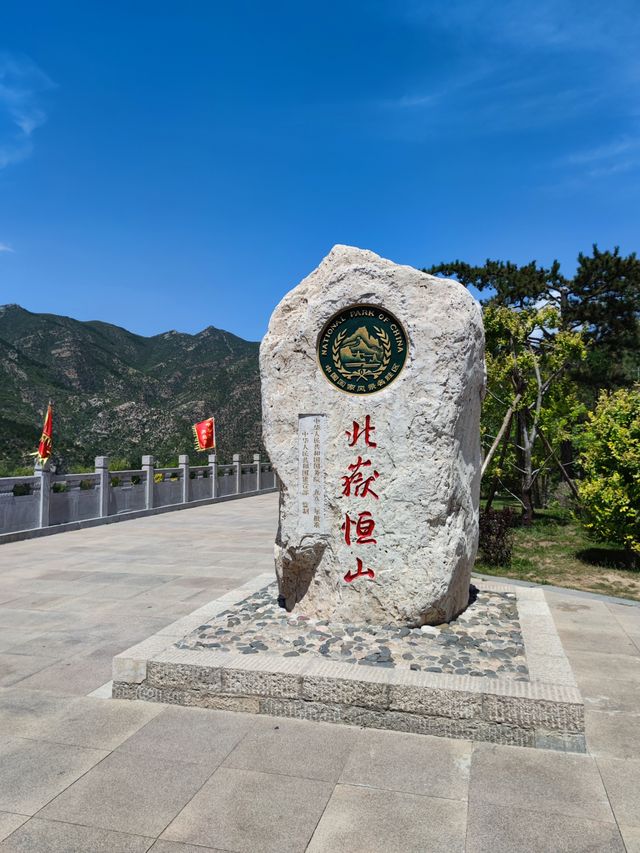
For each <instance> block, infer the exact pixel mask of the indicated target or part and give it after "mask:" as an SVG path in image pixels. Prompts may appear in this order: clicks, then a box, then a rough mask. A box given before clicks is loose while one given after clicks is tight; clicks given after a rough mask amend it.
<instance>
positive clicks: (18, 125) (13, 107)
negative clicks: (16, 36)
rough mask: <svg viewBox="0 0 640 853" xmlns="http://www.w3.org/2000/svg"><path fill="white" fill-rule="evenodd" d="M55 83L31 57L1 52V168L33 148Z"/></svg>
mask: <svg viewBox="0 0 640 853" xmlns="http://www.w3.org/2000/svg"><path fill="white" fill-rule="evenodd" d="M53 87H54V83H53V82H52V80H51V79H50V78H49V77H48V76H47V75H46V74H45V73H44V71H42V70H41V69H40V68H39V67H38V66H37V65H36V64H35V62H33V61H32V60H31V59H29V58H28V57H26V56H22V55H17V54H13V53H6V52H0V169H3V168H5V167H6V166H8V165H9V164H11V163H15V162H17V161H19V160H23V159H24V158H25V157H27V156H28V155H29V154H30V153H31V151H32V150H33V140H32V137H33V133H34V131H35V130H36V129H37V128H38V127H40V126H41V125H43V124H44V123H45V121H46V120H47V111H46V108H45V104H44V95H45V93H46V92H47V91H49V90H50V89H52V88H53Z"/></svg>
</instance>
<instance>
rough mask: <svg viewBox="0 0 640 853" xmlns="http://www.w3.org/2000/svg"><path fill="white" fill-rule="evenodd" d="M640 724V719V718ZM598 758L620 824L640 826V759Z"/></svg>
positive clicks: (632, 755)
mask: <svg viewBox="0 0 640 853" xmlns="http://www.w3.org/2000/svg"><path fill="white" fill-rule="evenodd" d="M638 725H640V719H638ZM635 756H637V753H633V754H631V755H630V756H629V758H627V759H617V758H604V757H600V758H596V763H597V765H598V768H599V770H600V773H601V774H602V781H603V782H604V786H605V788H606V789H607V794H608V796H609V802H610V803H611V808H612V809H613V813H614V815H615V818H616V820H617V821H618V823H619V824H625V825H626V826H635V827H638V828H640V759H638V758H636V757H635Z"/></svg>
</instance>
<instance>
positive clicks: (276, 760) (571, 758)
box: [0, 495, 640, 853]
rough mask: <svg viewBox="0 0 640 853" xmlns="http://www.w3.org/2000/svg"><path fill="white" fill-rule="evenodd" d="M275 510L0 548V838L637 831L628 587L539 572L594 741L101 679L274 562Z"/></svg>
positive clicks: (379, 846)
mask: <svg viewBox="0 0 640 853" xmlns="http://www.w3.org/2000/svg"><path fill="white" fill-rule="evenodd" d="M276 516H277V495H264V496H260V497H255V498H246V499H243V500H240V501H234V502H230V503H225V504H218V505H212V506H208V507H204V508H200V509H189V510H184V511H181V512H175V513H169V514H165V515H160V516H154V517H150V518H143V519H138V520H134V521H127V522H123V523H121V524H114V525H109V526H105V527H96V528H91V529H87V530H81V531H77V532H73V533H64V534H60V535H56V536H50V537H46V538H42V539H33V540H27V541H23V542H16V543H13V544H9V545H4V546H2V547H1V548H0V839H4V841H3V842H2V843H1V844H0V851H9V850H11V851H38V853H46V852H47V851H57V853H75V852H76V851H77V853H80V852H81V853H100V851H105V853H117V851H147V850H152V851H154V853H197V851H200V853H202V851H206V850H220V851H247V852H248V853H254V851H255V853H269V851H273V853H285V852H286V851H292V853H294V852H295V851H304V850H308V851H313V853H319V851H322V853H341V852H342V851H345V853H346V851H348V853H378V851H380V853H394V851H397V853H411V852H412V851H415V853H427V851H436V853H446V851H465V850H466V851H469V853H480V851H492V853H501V851H504V853H513V851H527V853H529V851H553V853H558V851H570V853H573V851H598V853H607V851H624V850H625V849H626V850H627V851H640V608H639V607H637V606H633V605H629V606H626V605H621V604H616V603H612V602H609V601H607V600H606V599H603V600H595V599H591V598H589V597H586V596H580V597H579V596H573V595H569V594H563V593H560V592H547V593H546V596H547V599H548V601H549V604H550V606H551V609H552V613H553V616H554V619H555V621H556V625H557V628H558V632H559V634H560V637H561V639H562V642H563V644H564V647H565V649H566V652H567V654H568V656H569V659H570V661H571V664H572V666H573V668H574V672H575V674H576V678H577V680H578V684H579V686H580V689H581V691H582V693H583V696H584V699H585V706H586V708H587V742H588V748H589V754H588V755H575V754H564V753H558V752H550V751H546V750H539V749H537V750H533V749H524V748H520V747H508V746H496V745H492V744H472V743H471V742H470V741H465V740H448V739H444V738H433V737H427V736H421V735H410V734H400V733H395V732H388V731H375V730H360V729H357V728H349V727H343V726H335V725H325V724H320V723H311V722H303V721H294V720H283V719H277V718H270V717H252V716H249V715H244V714H236V713H226V712H221V711H208V710H202V709H195V708H182V707H168V706H164V705H156V704H152V703H145V702H128V701H116V700H112V699H106V698H101V695H106V693H107V690H103V691H102V692H101V691H100V690H99V688H101V687H102V686H103V685H104V684H105V683H106V682H108V681H109V679H110V677H111V661H112V658H113V656H114V655H115V654H117V653H118V652H121V651H123V650H124V649H126V648H128V647H129V646H131V645H133V644H134V643H136V642H138V641H140V640H142V639H144V638H146V637H148V636H149V635H150V634H153V633H155V632H156V631H158V630H159V629H160V628H162V627H164V626H165V625H167V624H168V623H170V622H173V621H174V620H175V619H177V618H178V617H180V616H182V615H184V614H186V613H189V612H191V611H192V610H195V609H196V608H197V607H200V606H201V605H202V604H204V603H206V602H207V601H209V600H211V599H213V598H216V597H218V596H220V595H222V594H223V593H224V592H226V591H227V590H230V589H233V588H234V587H237V586H239V585H240V584H241V583H244V582H245V581H247V580H249V579H250V578H251V577H253V576H254V575H256V574H259V573H260V572H264V571H270V570H272V567H273V538H274V533H275V528H276ZM96 690H97V691H98V695H95V696H89V695H88V694H90V693H92V692H93V691H96ZM625 845H626V848H625Z"/></svg>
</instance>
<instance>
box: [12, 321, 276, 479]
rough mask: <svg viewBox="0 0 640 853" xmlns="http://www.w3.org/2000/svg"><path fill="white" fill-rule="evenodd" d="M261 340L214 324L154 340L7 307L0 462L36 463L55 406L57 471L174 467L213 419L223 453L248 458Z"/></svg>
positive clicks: (254, 440)
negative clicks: (198, 427) (114, 465)
mask: <svg viewBox="0 0 640 853" xmlns="http://www.w3.org/2000/svg"><path fill="white" fill-rule="evenodd" d="M258 348H259V344H258V343H256V342H252V341H245V340H243V339H242V338H239V337H236V336H235V335H232V334H230V333H229V332H225V331H222V330H220V329H216V328H214V327H213V326H208V327H207V328H206V329H203V330H202V331H201V332H198V334H195V335H190V334H184V333H181V332H176V331H169V332H165V333H163V334H159V335H154V336H153V337H143V336H141V335H136V334H133V333H132V332H128V331H127V330H126V329H123V328H120V327H119V326H113V325H110V324H109V323H102V322H99V321H95V320H92V321H89V322H81V321H79V320H73V319H71V318H70V317H62V316H58V315H55V314H34V313H31V312H30V311H26V310H25V309H24V308H21V307H20V306H19V305H4V306H0V466H1V467H2V468H3V469H7V470H10V469H11V468H12V467H13V468H15V467H16V466H19V465H28V464H31V457H30V456H29V453H31V452H32V451H34V450H35V449H36V446H37V442H38V439H39V436H40V431H41V428H42V420H43V415H44V412H45V410H46V407H47V403H48V401H49V400H52V402H53V406H54V421H53V423H54V439H53V441H54V457H56V461H57V462H58V464H59V468H61V469H63V470H64V469H65V468H68V467H70V466H78V465H85V466H86V467H87V469H89V468H92V467H93V458H94V457H95V456H98V455H105V456H110V457H112V458H113V459H118V460H120V461H121V462H125V463H126V464H127V465H128V466H131V467H138V465H139V464H140V456H141V455H142V454H144V453H151V454H153V455H154V456H155V457H156V459H158V460H159V463H160V464H165V465H168V464H176V458H177V455H178V454H179V453H189V454H190V456H191V459H192V464H198V462H199V463H200V464H204V462H205V461H206V459H205V454H202V453H197V452H196V451H194V450H193V441H194V440H193V434H192V431H191V426H192V424H194V423H195V422H197V421H200V420H202V419H203V418H206V417H209V416H210V415H214V416H215V418H216V432H217V438H218V454H219V457H220V458H221V461H222V462H230V461H231V455H232V454H233V453H240V454H242V458H243V459H244V460H247V461H248V460H249V459H250V458H251V455H252V454H253V453H255V452H256V451H261V452H264V451H263V448H262V441H261V409H260V376H259V371H258Z"/></svg>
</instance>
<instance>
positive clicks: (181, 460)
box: [178, 453, 191, 504]
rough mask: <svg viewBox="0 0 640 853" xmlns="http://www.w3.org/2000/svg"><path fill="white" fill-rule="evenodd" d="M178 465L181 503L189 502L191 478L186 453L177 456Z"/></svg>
mask: <svg viewBox="0 0 640 853" xmlns="http://www.w3.org/2000/svg"><path fill="white" fill-rule="evenodd" d="M178 465H179V466H180V470H181V473H182V503H183V504H187V503H189V497H190V495H189V492H190V486H191V478H190V476H189V474H190V468H189V456H188V455H187V454H186V453H181V454H180V456H178Z"/></svg>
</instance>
